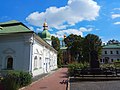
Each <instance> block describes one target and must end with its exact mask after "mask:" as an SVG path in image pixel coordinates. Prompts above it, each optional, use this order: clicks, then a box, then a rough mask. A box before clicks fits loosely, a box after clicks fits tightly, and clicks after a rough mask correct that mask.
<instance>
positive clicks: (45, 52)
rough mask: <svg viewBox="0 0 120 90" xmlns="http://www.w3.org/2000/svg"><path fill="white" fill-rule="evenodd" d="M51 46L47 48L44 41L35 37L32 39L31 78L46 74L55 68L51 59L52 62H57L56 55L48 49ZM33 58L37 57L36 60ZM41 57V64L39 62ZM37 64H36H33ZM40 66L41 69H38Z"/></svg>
mask: <svg viewBox="0 0 120 90" xmlns="http://www.w3.org/2000/svg"><path fill="white" fill-rule="evenodd" d="M50 47H51V46H48V44H47V43H46V42H45V41H44V42H43V41H41V39H40V40H38V39H37V38H36V37H34V43H33V58H32V73H33V76H37V75H40V74H43V73H48V72H50V71H51V70H53V69H56V68H57V64H56V65H53V64H54V62H53V57H54V58H55V59H54V60H55V61H56V62H57V57H55V55H56V56H57V53H55V51H54V50H53V48H52V49H51V48H50ZM35 57H37V60H35ZM40 57H41V62H40ZM36 62H37V64H35V63H36ZM56 62H55V63H56ZM39 66H41V67H39Z"/></svg>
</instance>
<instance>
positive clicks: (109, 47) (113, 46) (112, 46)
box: [103, 44, 120, 49]
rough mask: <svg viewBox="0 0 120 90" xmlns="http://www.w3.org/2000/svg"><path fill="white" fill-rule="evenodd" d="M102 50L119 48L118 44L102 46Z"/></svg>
mask: <svg viewBox="0 0 120 90" xmlns="http://www.w3.org/2000/svg"><path fill="white" fill-rule="evenodd" d="M103 48H104V49H115V48H120V44H109V45H105V46H103Z"/></svg>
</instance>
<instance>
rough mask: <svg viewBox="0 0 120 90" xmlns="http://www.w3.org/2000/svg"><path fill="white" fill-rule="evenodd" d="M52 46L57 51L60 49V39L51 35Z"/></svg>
mask: <svg viewBox="0 0 120 90" xmlns="http://www.w3.org/2000/svg"><path fill="white" fill-rule="evenodd" d="M51 39H52V46H53V48H54V49H55V50H57V51H59V50H60V40H59V39H58V37H54V36H52V38H51Z"/></svg>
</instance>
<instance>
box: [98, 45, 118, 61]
mask: <svg viewBox="0 0 120 90" xmlns="http://www.w3.org/2000/svg"><path fill="white" fill-rule="evenodd" d="M116 60H117V61H119V60H120V44H108V45H105V46H103V48H102V55H101V59H100V62H101V63H113V62H114V61H116Z"/></svg>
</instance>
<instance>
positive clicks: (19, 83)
mask: <svg viewBox="0 0 120 90" xmlns="http://www.w3.org/2000/svg"><path fill="white" fill-rule="evenodd" d="M31 81H32V75H30V74H29V73H27V72H22V71H12V70H8V71H7V73H6V74H5V76H4V77H3V80H2V85H3V86H4V88H5V90H18V89H19V88H20V87H23V86H26V85H28V84H30V83H31Z"/></svg>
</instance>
